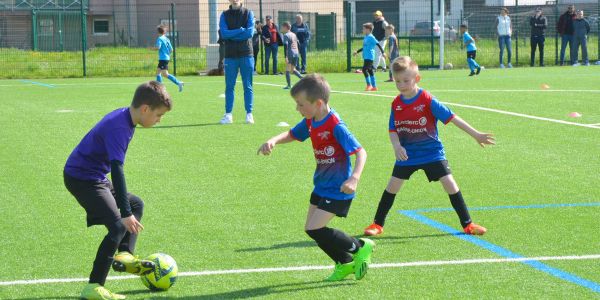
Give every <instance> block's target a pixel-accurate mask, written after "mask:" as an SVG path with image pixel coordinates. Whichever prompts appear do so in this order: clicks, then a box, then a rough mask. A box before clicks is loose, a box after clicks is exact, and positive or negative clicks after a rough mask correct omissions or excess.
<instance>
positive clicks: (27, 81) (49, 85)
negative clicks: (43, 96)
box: [21, 80, 54, 88]
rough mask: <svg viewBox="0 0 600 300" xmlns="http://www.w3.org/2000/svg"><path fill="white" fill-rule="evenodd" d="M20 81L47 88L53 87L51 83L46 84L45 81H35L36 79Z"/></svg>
mask: <svg viewBox="0 0 600 300" xmlns="http://www.w3.org/2000/svg"><path fill="white" fill-rule="evenodd" d="M21 82H23V83H30V84H35V85H41V86H45V87H47V88H53V87H54V85H52V84H47V83H42V82H37V81H31V80H21Z"/></svg>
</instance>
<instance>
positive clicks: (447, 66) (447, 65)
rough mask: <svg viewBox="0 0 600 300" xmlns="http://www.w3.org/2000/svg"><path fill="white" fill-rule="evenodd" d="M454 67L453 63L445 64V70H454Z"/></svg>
mask: <svg viewBox="0 0 600 300" xmlns="http://www.w3.org/2000/svg"><path fill="white" fill-rule="evenodd" d="M452 68H454V66H453V65H452V63H447V64H445V65H444V70H452Z"/></svg>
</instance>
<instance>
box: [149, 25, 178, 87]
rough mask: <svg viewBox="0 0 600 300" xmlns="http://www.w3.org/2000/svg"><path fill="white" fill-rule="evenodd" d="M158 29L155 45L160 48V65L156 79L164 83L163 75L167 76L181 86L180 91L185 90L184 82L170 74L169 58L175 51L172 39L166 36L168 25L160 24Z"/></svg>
mask: <svg viewBox="0 0 600 300" xmlns="http://www.w3.org/2000/svg"><path fill="white" fill-rule="evenodd" d="M156 30H157V31H158V38H157V39H156V44H155V45H154V47H155V48H156V49H158V67H157V68H156V81H158V82H160V83H162V76H167V78H169V80H171V81H172V82H173V83H174V84H176V85H177V87H179V91H180V92H181V91H183V82H181V81H179V80H177V78H175V76H173V75H171V74H169V60H170V59H171V53H172V52H173V46H172V45H171V41H170V40H169V38H168V37H167V36H166V33H167V27H166V26H164V25H158V27H157V28H156Z"/></svg>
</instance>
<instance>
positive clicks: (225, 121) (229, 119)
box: [220, 114, 233, 125]
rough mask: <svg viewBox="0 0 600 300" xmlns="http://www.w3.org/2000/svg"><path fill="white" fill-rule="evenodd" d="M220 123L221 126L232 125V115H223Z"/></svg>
mask: <svg viewBox="0 0 600 300" xmlns="http://www.w3.org/2000/svg"><path fill="white" fill-rule="evenodd" d="M220 123H221V124H223V125H225V124H231V123H233V115H232V114H225V115H224V116H223V119H221V122H220Z"/></svg>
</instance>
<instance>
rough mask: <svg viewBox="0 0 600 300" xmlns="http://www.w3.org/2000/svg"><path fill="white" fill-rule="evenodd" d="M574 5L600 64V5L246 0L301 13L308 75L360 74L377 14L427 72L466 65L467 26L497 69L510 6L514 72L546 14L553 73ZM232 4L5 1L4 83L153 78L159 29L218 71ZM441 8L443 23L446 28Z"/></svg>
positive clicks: (483, 59) (0, 36) (1, 8)
mask: <svg viewBox="0 0 600 300" xmlns="http://www.w3.org/2000/svg"><path fill="white" fill-rule="evenodd" d="M578 1H579V2H578ZM580 2H581V3H580ZM569 4H574V5H575V8H576V9H582V10H583V11H584V13H585V14H584V16H585V19H586V20H587V22H588V23H589V25H590V28H591V32H590V34H589V35H588V40H587V48H588V53H589V59H590V61H591V62H593V61H596V60H598V59H599V56H600V55H599V51H600V50H599V49H600V47H599V43H600V41H599V39H598V31H599V27H600V23H599V22H598V20H599V17H598V16H599V15H600V0H575V1H573V2H560V1H559V2H553V1H546V0H520V1H519V0H510V1H509V0H467V1H464V0H423V1H392V0H381V1H373V0H349V1H342V0H330V1H321V0H288V1H284V0H247V1H244V5H245V6H246V7H247V8H249V9H250V10H252V11H253V12H254V14H255V17H256V20H258V21H261V23H262V24H264V20H265V17H266V16H267V15H271V16H273V21H274V23H275V24H277V25H278V26H279V27H280V26H281V24H283V22H285V21H288V22H291V23H294V21H295V17H296V15H297V14H301V15H302V16H303V17H304V23H305V24H307V25H308V27H309V28H310V32H311V39H310V41H309V42H308V53H307V71H309V72H315V71H316V72H343V71H347V70H350V69H352V68H353V67H360V65H362V60H361V58H360V56H356V57H352V56H351V53H352V51H353V50H356V49H359V48H361V47H362V36H361V28H362V24H363V23H365V22H372V21H373V19H374V17H373V13H374V12H375V11H377V10H380V11H381V12H382V13H383V16H384V17H385V19H386V20H387V22H389V23H390V24H393V25H394V26H395V27H396V34H397V35H398V38H399V45H400V53H401V55H410V56H412V57H413V58H415V59H416V60H417V61H418V62H419V64H420V65H421V66H422V67H424V68H426V67H435V68H437V67H439V65H440V49H443V60H444V62H445V63H447V62H450V63H452V64H453V65H454V66H455V67H465V66H466V55H465V52H466V50H465V49H464V46H463V45H462V38H461V35H460V32H459V26H460V24H468V25H469V32H470V34H471V35H472V36H473V37H474V38H475V39H476V44H477V47H478V53H477V61H478V62H479V63H480V64H482V65H484V66H486V67H496V66H498V65H499V52H500V51H499V43H498V37H497V25H496V20H497V18H498V15H499V14H500V9H501V8H502V7H507V8H508V10H509V17H510V18H511V24H512V36H511V40H512V45H511V52H512V53H511V54H512V61H511V62H512V65H514V66H528V65H529V63H530V35H531V26H530V25H529V19H530V17H531V16H532V15H533V13H534V10H535V8H537V7H539V8H541V9H542V10H543V14H544V15H545V16H546V18H547V19H548V27H547V29H546V30H545V38H546V40H545V49H544V53H545V60H546V64H547V65H552V64H555V63H558V62H559V56H560V47H561V36H559V35H558V34H557V31H556V24H557V21H558V18H559V17H560V15H561V14H563V13H564V12H565V11H566V8H567V5H569ZM227 6H228V1H224V0H196V1H192V0H177V1H158V0H146V1H138V0H110V1H109V0H0V58H1V59H2V65H3V66H4V72H3V73H1V74H0V77H2V78H25V77H81V76H151V75H152V74H153V73H154V72H155V70H156V65H157V60H158V55H157V53H156V50H153V49H152V46H153V45H154V43H155V40H156V38H157V34H156V26H157V25H159V24H165V25H167V26H168V27H169V28H170V31H169V33H168V37H169V38H170V39H171V41H172V43H173V45H174V46H175V48H176V49H175V52H174V55H173V57H172V64H170V68H171V72H172V73H173V72H175V73H177V74H178V75H190V74H197V73H199V72H205V71H206V70H207V69H208V66H209V65H216V62H214V60H215V58H213V56H211V46H209V45H213V44H215V43H216V41H217V38H218V36H217V29H218V22H219V17H220V14H221V12H222V11H223V10H225V9H227ZM442 8H444V9H443V10H444V12H445V13H444V15H443V16H444V21H445V24H444V25H442V24H441V22H440V21H442V20H441V16H442V12H441V10H442ZM442 27H443V29H441V28H442ZM82 28H83V30H82ZM442 32H443V37H444V43H443V48H441V47H440V37H441V36H442ZM207 49H208V51H207ZM569 50H570V49H568V50H567V51H566V59H565V60H566V61H567V62H570V51H569ZM282 52H283V47H279V52H278V53H279V55H278V56H279V59H278V69H279V70H284V64H285V60H284V59H283V53H282ZM506 52H507V51H505V53H504V63H505V64H506V63H507V54H508V53H506ZM264 54H265V51H264V49H263V46H262V44H261V47H260V48H259V55H258V59H257V62H258V63H257V71H258V73H261V72H262V71H263V70H264V69H265V68H264V62H265V55H264ZM580 58H581V55H580ZM207 60H209V61H208V65H207ZM271 64H272V62H271ZM271 69H272V68H271Z"/></svg>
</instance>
